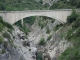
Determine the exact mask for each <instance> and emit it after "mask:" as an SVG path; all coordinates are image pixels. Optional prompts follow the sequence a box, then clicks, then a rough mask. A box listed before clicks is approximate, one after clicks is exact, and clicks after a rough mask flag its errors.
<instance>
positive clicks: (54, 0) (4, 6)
mask: <svg viewBox="0 0 80 60" xmlns="http://www.w3.org/2000/svg"><path fill="white" fill-rule="evenodd" d="M72 8H80V0H76V1H75V0H39V1H38V0H0V10H2V11H4V10H6V11H21V10H53V9H72Z"/></svg>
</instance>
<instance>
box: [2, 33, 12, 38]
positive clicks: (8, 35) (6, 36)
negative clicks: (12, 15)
mask: <svg viewBox="0 0 80 60" xmlns="http://www.w3.org/2000/svg"><path fill="white" fill-rule="evenodd" d="M2 35H3V37H5V38H7V39H11V36H10V34H9V33H7V32H4V33H3V34H2Z"/></svg>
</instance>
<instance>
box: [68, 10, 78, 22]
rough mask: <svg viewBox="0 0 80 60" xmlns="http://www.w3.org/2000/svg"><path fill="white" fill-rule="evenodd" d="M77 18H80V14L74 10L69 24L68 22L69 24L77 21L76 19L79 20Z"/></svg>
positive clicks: (69, 18) (69, 17)
mask: <svg viewBox="0 0 80 60" xmlns="http://www.w3.org/2000/svg"><path fill="white" fill-rule="evenodd" d="M77 17H78V14H77V13H76V11H75V10H74V9H73V10H72V13H71V15H70V16H68V17H67V22H68V23H72V22H73V21H76V18H77Z"/></svg>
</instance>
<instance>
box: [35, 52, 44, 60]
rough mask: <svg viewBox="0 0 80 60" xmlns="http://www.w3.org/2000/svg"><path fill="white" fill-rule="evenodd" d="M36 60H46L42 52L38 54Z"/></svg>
mask: <svg viewBox="0 0 80 60" xmlns="http://www.w3.org/2000/svg"><path fill="white" fill-rule="evenodd" d="M36 60H44V59H43V58H42V52H37V55H36Z"/></svg>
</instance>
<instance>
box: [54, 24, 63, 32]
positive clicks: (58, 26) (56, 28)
mask: <svg viewBox="0 0 80 60" xmlns="http://www.w3.org/2000/svg"><path fill="white" fill-rule="evenodd" d="M62 25H63V24H59V25H56V26H55V28H54V30H55V31H56V30H58V29H59V28H60V27H61V26H62Z"/></svg>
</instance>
